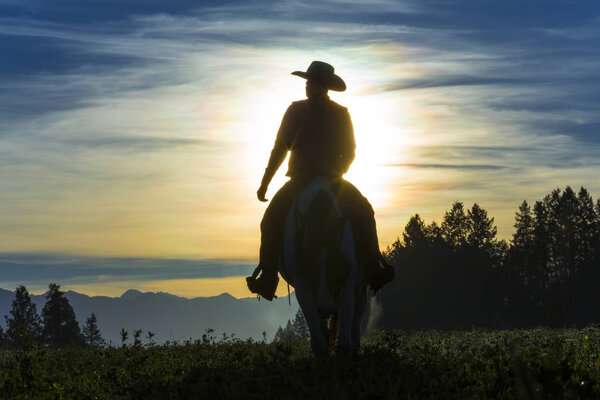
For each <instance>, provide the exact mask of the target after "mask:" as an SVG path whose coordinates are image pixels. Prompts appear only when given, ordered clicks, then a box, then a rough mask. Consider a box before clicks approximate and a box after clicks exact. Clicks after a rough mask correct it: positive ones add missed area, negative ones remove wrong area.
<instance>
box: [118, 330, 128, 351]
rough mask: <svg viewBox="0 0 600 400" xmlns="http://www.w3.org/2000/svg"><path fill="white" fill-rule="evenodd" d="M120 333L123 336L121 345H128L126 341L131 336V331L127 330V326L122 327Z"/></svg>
mask: <svg viewBox="0 0 600 400" xmlns="http://www.w3.org/2000/svg"><path fill="white" fill-rule="evenodd" d="M119 335H120V336H121V346H123V347H125V346H127V343H126V341H127V338H129V332H127V331H126V330H125V328H121V330H120V331H119Z"/></svg>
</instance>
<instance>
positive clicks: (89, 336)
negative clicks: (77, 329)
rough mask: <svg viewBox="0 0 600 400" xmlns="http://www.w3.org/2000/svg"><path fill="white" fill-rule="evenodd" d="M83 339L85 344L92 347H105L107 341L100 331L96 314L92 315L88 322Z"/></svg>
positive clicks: (84, 328)
mask: <svg viewBox="0 0 600 400" xmlns="http://www.w3.org/2000/svg"><path fill="white" fill-rule="evenodd" d="M82 331H83V338H84V339H85V343H86V344H87V345H88V346H91V347H100V346H104V344H105V341H104V339H103V338H102V335H101V333H100V329H98V320H97V319H96V314H94V313H92V314H91V315H90V316H89V317H88V318H87V319H86V320H85V325H84V326H83V329H82Z"/></svg>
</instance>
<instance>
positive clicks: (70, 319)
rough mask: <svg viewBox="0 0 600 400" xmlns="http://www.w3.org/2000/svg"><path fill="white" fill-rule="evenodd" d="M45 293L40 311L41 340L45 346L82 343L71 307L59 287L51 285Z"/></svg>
mask: <svg viewBox="0 0 600 400" xmlns="http://www.w3.org/2000/svg"><path fill="white" fill-rule="evenodd" d="M48 289H49V290H48V293H46V304H45V305H44V308H43V310H42V322H43V324H44V328H43V330H42V338H43V341H44V343H45V344H46V345H48V346H51V347H63V346H73V345H81V344H83V343H84V339H83V336H82V335H81V331H80V329H79V324H78V323H77V320H76V319H75V312H74V311H73V307H71V305H70V304H69V300H68V299H67V298H66V297H65V296H64V292H62V291H61V290H60V285H57V284H55V283H51V284H50V285H49V286H48Z"/></svg>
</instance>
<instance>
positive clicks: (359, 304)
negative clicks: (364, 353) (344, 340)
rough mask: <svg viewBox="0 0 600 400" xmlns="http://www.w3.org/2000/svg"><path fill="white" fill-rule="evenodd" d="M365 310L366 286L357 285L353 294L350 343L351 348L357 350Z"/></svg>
mask: <svg viewBox="0 0 600 400" xmlns="http://www.w3.org/2000/svg"><path fill="white" fill-rule="evenodd" d="M366 310H367V287H366V285H359V286H358V287H357V288H356V291H355V295H354V318H353V319H352V345H353V350H358V348H359V347H360V338H361V336H362V332H361V325H362V319H363V317H364V315H365V311H366Z"/></svg>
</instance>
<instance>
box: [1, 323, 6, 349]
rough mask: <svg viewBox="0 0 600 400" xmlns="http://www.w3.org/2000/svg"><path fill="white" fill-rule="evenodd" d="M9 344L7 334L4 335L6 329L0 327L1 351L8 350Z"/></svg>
mask: <svg viewBox="0 0 600 400" xmlns="http://www.w3.org/2000/svg"><path fill="white" fill-rule="evenodd" d="M7 345H8V343H7V342H6V334H5V333H4V329H2V326H1V325H0V349H4V348H6V347H7Z"/></svg>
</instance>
